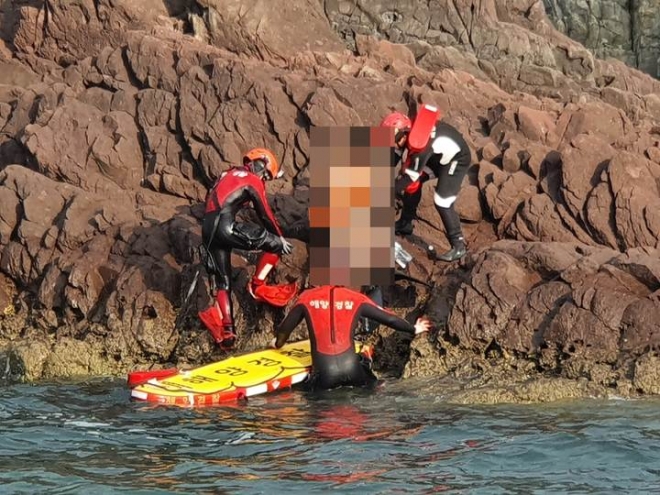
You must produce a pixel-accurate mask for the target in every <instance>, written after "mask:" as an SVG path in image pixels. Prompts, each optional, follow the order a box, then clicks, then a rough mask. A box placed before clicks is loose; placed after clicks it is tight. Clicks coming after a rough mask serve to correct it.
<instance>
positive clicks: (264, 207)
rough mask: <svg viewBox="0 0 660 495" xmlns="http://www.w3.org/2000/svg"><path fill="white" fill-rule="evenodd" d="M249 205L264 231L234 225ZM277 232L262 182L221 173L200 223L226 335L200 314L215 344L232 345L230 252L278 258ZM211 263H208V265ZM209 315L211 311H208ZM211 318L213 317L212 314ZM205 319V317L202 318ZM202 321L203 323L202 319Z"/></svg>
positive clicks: (240, 171)
mask: <svg viewBox="0 0 660 495" xmlns="http://www.w3.org/2000/svg"><path fill="white" fill-rule="evenodd" d="M248 203H252V205H253V206H254V208H255V209H256V210H257V213H258V214H259V216H260V217H261V220H262V221H263V222H264V224H265V226H266V228H263V227H261V226H260V225H255V224H252V223H244V222H236V214H237V213H238V212H239V211H240V210H241V209H243V208H245V206H246V205H247V204H248ZM281 235H282V233H281V230H280V227H279V225H278V224H277V220H275V215H273V212H272V210H271V209H270V206H269V205H268V200H267V198H266V188H265V186H264V183H263V181H262V180H261V179H260V178H259V177H258V176H256V175H255V174H253V173H252V172H251V171H250V170H248V169H247V168H233V169H231V170H229V171H227V172H226V173H224V174H223V175H222V176H221V177H220V179H219V180H218V181H217V182H216V184H215V185H214V186H213V188H212V189H211V191H209V194H208V196H207V198H206V212H205V215H204V220H203V223H202V241H203V242H204V245H205V246H207V249H208V251H209V255H210V257H211V260H207V269H208V270H209V271H210V272H212V273H213V274H214V276H215V277H214V278H215V283H216V287H217V289H218V291H217V293H216V303H217V305H218V307H219V309H220V313H221V316H222V323H221V324H222V326H223V327H224V328H225V329H226V332H227V335H221V334H220V330H219V329H218V328H216V327H217V323H214V322H213V321H211V322H207V321H206V319H208V318H211V319H212V320H214V319H213V318H212V315H209V314H207V313H208V311H206V312H203V313H200V318H202V319H203V321H204V322H205V324H206V325H207V327H209V330H210V331H211V333H212V334H213V336H214V338H215V339H216V341H220V339H224V340H226V341H227V342H228V343H233V334H234V310H233V303H232V298H231V250H232V249H244V250H247V251H253V250H261V251H265V252H267V253H273V254H275V255H279V254H281V253H282V250H283V248H284V245H283V243H282V238H281ZM208 261H211V262H208ZM210 310H211V312H212V313H213V309H212V308H210ZM213 314H215V313H213ZM204 315H206V317H204ZM205 318H206V319H205Z"/></svg>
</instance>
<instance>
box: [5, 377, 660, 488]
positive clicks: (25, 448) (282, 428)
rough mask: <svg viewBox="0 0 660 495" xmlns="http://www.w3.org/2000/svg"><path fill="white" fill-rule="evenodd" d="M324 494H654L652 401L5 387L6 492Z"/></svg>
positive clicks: (418, 390)
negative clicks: (227, 402) (209, 398)
mask: <svg viewBox="0 0 660 495" xmlns="http://www.w3.org/2000/svg"><path fill="white" fill-rule="evenodd" d="M404 386H405V387H406V388H403V387H404ZM410 387H413V388H410ZM402 390H406V391H405V392H402ZM327 491H333V492H337V493H356V492H357V493H435V492H445V491H446V492H449V493H484V494H496V493H521V494H523V493H524V494H528V493H653V492H659V493H660V402H658V401H654V400H644V401H622V400H609V401H580V402H568V403H562V404H554V405H533V406H530V405H516V406H455V405H449V404H446V403H443V400H442V395H441V394H439V393H438V392H437V391H436V392H432V391H431V389H429V388H428V387H427V386H426V385H422V384H419V383H417V384H415V382H413V381H408V382H406V383H405V384H402V383H401V382H398V383H388V384H386V385H385V386H384V387H382V388H381V389H379V390H376V391H373V392H367V391H355V390H344V391H336V392H334V393H329V394H326V395H324V396H319V397H312V396H307V395H305V394H304V393H303V392H295V391H294V392H289V391H287V392H281V393H279V394H276V395H272V396H269V397H262V398H259V397H257V398H253V399H251V400H250V402H249V403H247V404H243V405H236V406H233V407H214V408H206V409H182V408H174V407H163V406H149V405H145V404H140V403H132V402H130V401H129V398H128V392H127V390H126V389H125V388H124V383H123V382H121V381H101V382H98V381H97V382H91V383H77V384H71V383H70V384H60V385H57V384H48V385H38V386H29V385H21V386H11V387H4V388H0V493H3V494H4V493H30V494H32V493H48V494H64V493H81V494H88V493H89V494H93V495H101V494H104V493H135V494H142V493H144V494H146V493H268V494H271V493H319V492H327Z"/></svg>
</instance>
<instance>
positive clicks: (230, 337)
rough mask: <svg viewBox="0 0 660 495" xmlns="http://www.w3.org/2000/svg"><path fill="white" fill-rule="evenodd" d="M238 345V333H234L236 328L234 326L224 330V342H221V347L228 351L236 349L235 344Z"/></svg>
mask: <svg viewBox="0 0 660 495" xmlns="http://www.w3.org/2000/svg"><path fill="white" fill-rule="evenodd" d="M235 343H236V332H234V327H233V326H226V327H223V328H222V341H221V342H219V344H220V347H221V348H222V349H223V350H225V351H228V350H230V349H231V348H232V347H234V344H235Z"/></svg>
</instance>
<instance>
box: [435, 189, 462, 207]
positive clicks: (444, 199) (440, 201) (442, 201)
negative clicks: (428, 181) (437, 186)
mask: <svg viewBox="0 0 660 495" xmlns="http://www.w3.org/2000/svg"><path fill="white" fill-rule="evenodd" d="M457 197H458V195H457V194H454V195H442V194H440V193H439V192H437V191H436V193H435V194H434V196H433V202H434V203H435V206H436V207H437V208H451V207H452V206H453V205H454V203H455V202H456V198H457Z"/></svg>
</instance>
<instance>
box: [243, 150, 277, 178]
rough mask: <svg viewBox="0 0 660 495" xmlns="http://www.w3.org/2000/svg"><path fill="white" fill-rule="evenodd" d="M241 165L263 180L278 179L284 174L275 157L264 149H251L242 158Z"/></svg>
mask: <svg viewBox="0 0 660 495" xmlns="http://www.w3.org/2000/svg"><path fill="white" fill-rule="evenodd" d="M243 165H245V166H247V167H250V169H251V170H252V172H253V173H255V174H257V175H258V176H260V177H261V178H262V179H264V180H272V179H279V178H280V177H282V175H283V174H284V170H281V169H280V165H279V163H277V158H275V155H273V153H272V152H271V151H269V150H267V149H266V148H253V149H251V150H250V151H248V152H247V153H245V155H244V156H243Z"/></svg>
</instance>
